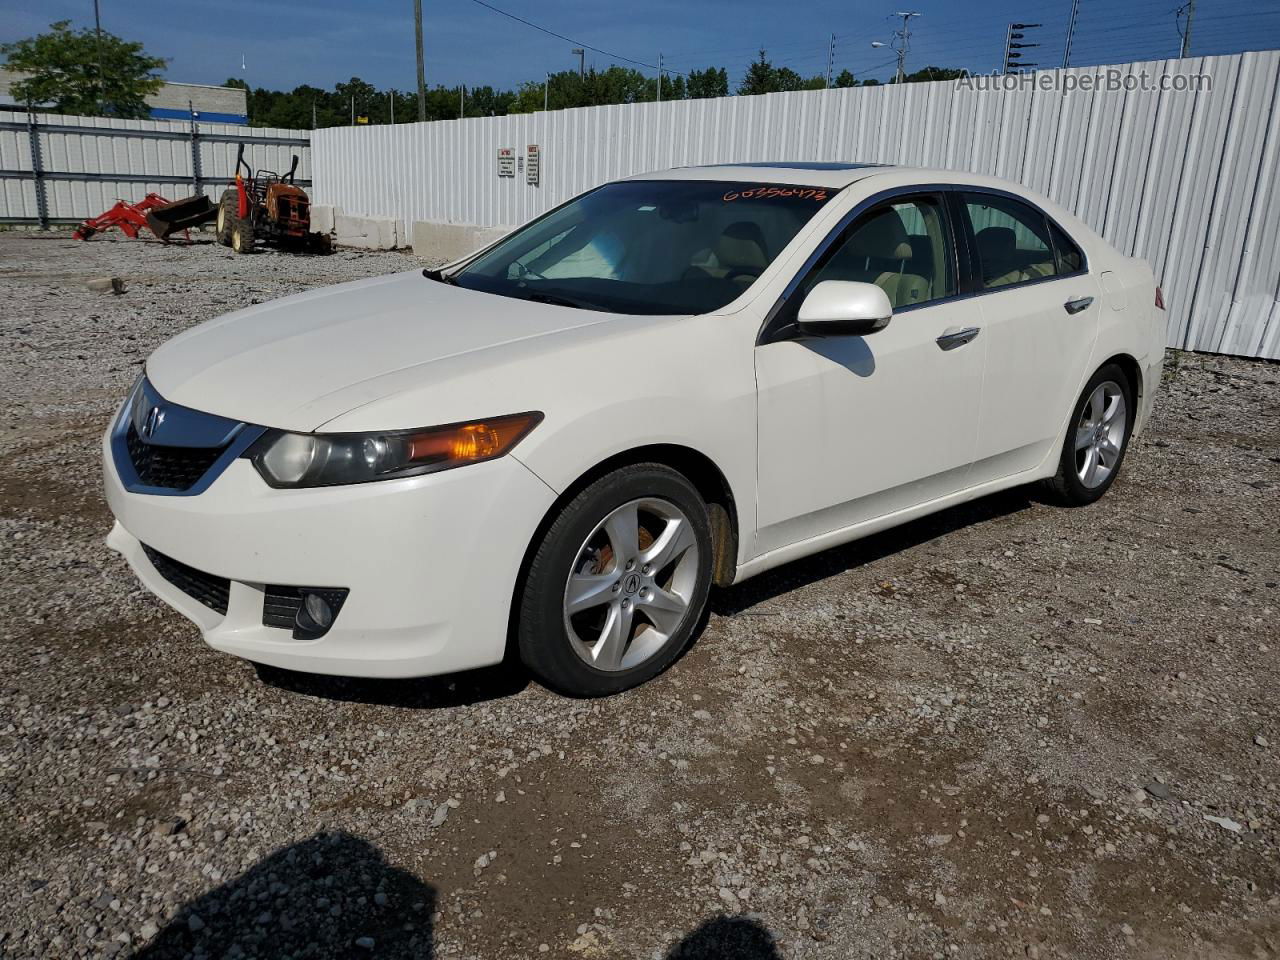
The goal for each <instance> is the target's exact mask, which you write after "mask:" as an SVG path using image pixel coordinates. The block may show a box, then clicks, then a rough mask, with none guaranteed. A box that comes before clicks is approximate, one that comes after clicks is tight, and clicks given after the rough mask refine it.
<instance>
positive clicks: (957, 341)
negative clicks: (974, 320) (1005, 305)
mask: <svg viewBox="0 0 1280 960" xmlns="http://www.w3.org/2000/svg"><path fill="white" fill-rule="evenodd" d="M980 329H981V328H979V327H948V328H947V329H946V330H944V331H943V332H942V336H940V337H939V338H938V339H937V341H936V342H937V344H938V346H940V347H941V348H942V349H943V350H954V349H955V348H956V347H963V346H964V345H965V344H966V343H968V342H969V341H970V340H972V339H973V338H974V337H976V336H977V335H978V333H979V332H980Z"/></svg>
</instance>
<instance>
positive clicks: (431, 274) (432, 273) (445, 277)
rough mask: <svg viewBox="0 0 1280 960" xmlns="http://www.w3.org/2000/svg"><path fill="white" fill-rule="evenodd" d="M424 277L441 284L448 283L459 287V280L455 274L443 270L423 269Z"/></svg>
mask: <svg viewBox="0 0 1280 960" xmlns="http://www.w3.org/2000/svg"><path fill="white" fill-rule="evenodd" d="M422 275H423V276H424V277H426V278H427V279H428V280H435V281H437V282H439V283H447V284H450V285H451V286H455V287H456V286H457V285H458V280H457V278H456V277H455V276H454V275H453V274H451V273H445V272H444V271H443V270H440V269H436V270H432V269H431V268H430V267H423V268H422Z"/></svg>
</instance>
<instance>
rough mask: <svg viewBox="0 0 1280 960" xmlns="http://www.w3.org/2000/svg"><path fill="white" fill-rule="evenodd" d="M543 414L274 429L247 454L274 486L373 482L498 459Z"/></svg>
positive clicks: (317, 485) (264, 435) (539, 419)
mask: <svg viewBox="0 0 1280 960" xmlns="http://www.w3.org/2000/svg"><path fill="white" fill-rule="evenodd" d="M541 420H542V414H541V413H517V414H513V415H511V416H506V417H494V418H492V419H490V420H477V421H475V422H472V423H454V424H449V425H448V426H444V427H424V428H423V429H421V430H397V431H393V432H387V433H328V434H325V433H286V432H285V431H283V430H270V431H268V432H267V433H265V434H263V436H262V438H261V439H259V440H258V441H257V442H256V443H255V444H254V445H253V446H252V447H250V448H249V449H248V450H247V451H246V452H245V456H247V457H249V459H251V460H252V461H253V465H254V466H255V467H257V468H258V472H259V473H260V474H262V479H264V480H266V481H267V483H269V484H270V485H271V486H273V487H328V486H333V485H335V484H342V483H367V482H368V481H370V480H391V479H393V478H396V477H414V476H417V475H419V474H422V473H435V472H436V471H437V470H449V469H451V468H453V467H460V466H462V465H463V464H467V463H480V462H481V461H483V460H492V459H494V458H495V457H500V456H502V455H503V454H505V453H507V452H509V451H510V450H511V449H512V448H513V447H514V446H515V445H516V444H517V443H519V442H520V441H521V440H522V439H523V438H524V437H525V435H526V434H527V433H528V432H529V431H530V430H532V429H533V428H534V427H536V426H537V425H538V424H539V423H540V422H541Z"/></svg>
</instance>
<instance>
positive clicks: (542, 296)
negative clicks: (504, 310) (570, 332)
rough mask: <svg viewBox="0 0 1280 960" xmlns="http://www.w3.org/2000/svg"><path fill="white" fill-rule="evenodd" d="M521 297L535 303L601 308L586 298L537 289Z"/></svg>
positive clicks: (586, 308)
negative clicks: (578, 298)
mask: <svg viewBox="0 0 1280 960" xmlns="http://www.w3.org/2000/svg"><path fill="white" fill-rule="evenodd" d="M521 299H523V300H532V301H533V302H534V303H549V304H551V305H552V306H555V307H573V308H574V309H575V310H599V309H600V308H599V307H598V306H597V305H596V304H594V303H587V301H585V300H577V299H575V298H573V297H566V296H564V295H563V294H559V293H542V292H541V291H537V292H534V293H526V294H524V295H523V297H522V298H521Z"/></svg>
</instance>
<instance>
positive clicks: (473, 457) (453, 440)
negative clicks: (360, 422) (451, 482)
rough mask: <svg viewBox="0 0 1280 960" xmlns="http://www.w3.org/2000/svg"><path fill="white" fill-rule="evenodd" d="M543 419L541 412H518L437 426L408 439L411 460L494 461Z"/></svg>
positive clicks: (415, 461) (417, 461)
mask: <svg viewBox="0 0 1280 960" xmlns="http://www.w3.org/2000/svg"><path fill="white" fill-rule="evenodd" d="M541 419H542V414H540V413H517V414H512V415H511V416H506V417H494V418H493V419H491V420H480V421H477V422H475V423H462V424H456V425H453V426H448V427H436V428H434V429H432V430H428V431H424V432H422V433H419V434H415V435H413V436H412V437H410V438H409V459H410V460H411V461H412V462H414V463H421V462H424V461H425V462H433V461H437V460H448V461H457V462H461V463H475V462H477V461H480V460H491V459H493V458H494V457H500V456H502V455H503V454H504V453H506V452H507V451H508V450H510V449H511V448H512V447H514V446H515V445H516V444H517V443H519V442H520V440H521V439H522V438H523V437H524V435H525V434H527V433H528V432H529V431H530V430H532V429H533V428H534V427H535V426H537V424H538V421H539V420H541Z"/></svg>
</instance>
